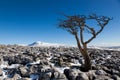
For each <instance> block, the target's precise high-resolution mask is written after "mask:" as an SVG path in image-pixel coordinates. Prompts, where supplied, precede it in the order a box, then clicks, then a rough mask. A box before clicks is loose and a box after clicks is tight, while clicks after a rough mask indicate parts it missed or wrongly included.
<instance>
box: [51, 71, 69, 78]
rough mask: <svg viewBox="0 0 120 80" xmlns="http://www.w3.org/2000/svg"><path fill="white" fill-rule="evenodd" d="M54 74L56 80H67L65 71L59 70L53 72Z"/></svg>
mask: <svg viewBox="0 0 120 80" xmlns="http://www.w3.org/2000/svg"><path fill="white" fill-rule="evenodd" d="M53 76H54V77H53V79H54V80H67V78H66V76H65V75H64V74H63V73H60V72H57V71H55V72H54V73H53Z"/></svg>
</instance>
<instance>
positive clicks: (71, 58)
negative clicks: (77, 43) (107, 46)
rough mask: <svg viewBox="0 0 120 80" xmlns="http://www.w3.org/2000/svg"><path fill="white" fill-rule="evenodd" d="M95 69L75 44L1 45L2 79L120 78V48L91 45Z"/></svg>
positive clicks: (102, 79) (101, 79) (88, 79)
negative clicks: (85, 65) (85, 69)
mask: <svg viewBox="0 0 120 80" xmlns="http://www.w3.org/2000/svg"><path fill="white" fill-rule="evenodd" d="M88 53H89V55H90V57H91V62H92V70H89V71H88V72H82V70H81V65H82V64H83V63H84V60H83V57H82V56H81V54H80V52H79V50H78V48H75V47H69V48H66V47H57V48H55V47H27V46H18V45H0V80H120V52H119V51H113V50H100V49H88Z"/></svg>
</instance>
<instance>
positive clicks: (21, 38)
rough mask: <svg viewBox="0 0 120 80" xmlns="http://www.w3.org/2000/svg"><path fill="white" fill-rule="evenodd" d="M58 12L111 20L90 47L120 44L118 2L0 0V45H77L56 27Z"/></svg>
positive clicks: (108, 0) (100, 0) (95, 0)
mask: <svg viewBox="0 0 120 80" xmlns="http://www.w3.org/2000/svg"><path fill="white" fill-rule="evenodd" d="M61 13H65V14H67V15H74V14H85V15H88V14H92V13H96V14H97V15H105V16H110V17H113V20H112V21H111V22H110V23H109V24H108V25H107V26H106V28H105V29H104V31H103V32H102V33H101V34H100V35H99V36H98V37H97V38H96V39H95V40H93V41H92V43H90V45H101V44H106V45H108V44H112V45H114V44H115V45H116V44H117V45H120V35H119V34H120V0H0V44H29V43H32V42H34V41H43V42H51V43H65V44H76V41H75V39H74V37H73V36H72V35H70V34H69V33H68V32H66V31H64V30H62V29H59V28H57V27H58V23H59V21H58V19H59V18H63V16H62V15H61ZM86 37H87V36H86Z"/></svg>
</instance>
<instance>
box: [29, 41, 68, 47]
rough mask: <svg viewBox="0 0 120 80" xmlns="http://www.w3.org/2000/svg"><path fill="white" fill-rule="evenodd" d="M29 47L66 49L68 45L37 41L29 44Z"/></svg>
mask: <svg viewBox="0 0 120 80" xmlns="http://www.w3.org/2000/svg"><path fill="white" fill-rule="evenodd" d="M28 46H32V47H60V46H64V47H65V46H67V45H65V44H58V43H47V42H41V41H37V42H34V43H32V44H29V45H28Z"/></svg>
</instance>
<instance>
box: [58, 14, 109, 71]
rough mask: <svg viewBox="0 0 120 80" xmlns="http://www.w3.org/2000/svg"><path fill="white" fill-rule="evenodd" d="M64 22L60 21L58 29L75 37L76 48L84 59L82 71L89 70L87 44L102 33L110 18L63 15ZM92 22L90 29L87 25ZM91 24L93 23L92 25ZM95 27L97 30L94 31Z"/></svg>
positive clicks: (89, 62)
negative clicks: (86, 35) (87, 35)
mask: <svg viewBox="0 0 120 80" xmlns="http://www.w3.org/2000/svg"><path fill="white" fill-rule="evenodd" d="M65 17H66V19H65V20H60V23H59V27H60V28H63V29H65V30H66V31H68V32H70V33H71V34H72V35H74V36H75V39H76V41H77V46H78V49H79V51H80V52H81V54H82V56H83V57H84V71H88V70H90V69H91V59H90V56H89V54H88V52H87V44H88V43H90V42H91V41H92V40H93V39H95V38H96V36H97V35H98V34H99V33H101V32H102V31H103V29H104V28H105V26H106V25H107V24H108V23H109V21H110V20H111V18H109V17H107V16H97V15H96V14H92V15H88V16H85V15H77V16H76V15H73V16H67V15H65ZM89 21H90V22H92V21H95V22H94V25H95V24H96V25H95V26H94V27H91V26H90V24H89V25H88V23H90V22H89ZM92 24H93V23H92ZM96 27H97V29H96ZM86 31H87V33H89V34H90V36H89V38H87V39H85V37H84V36H85V33H86Z"/></svg>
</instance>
